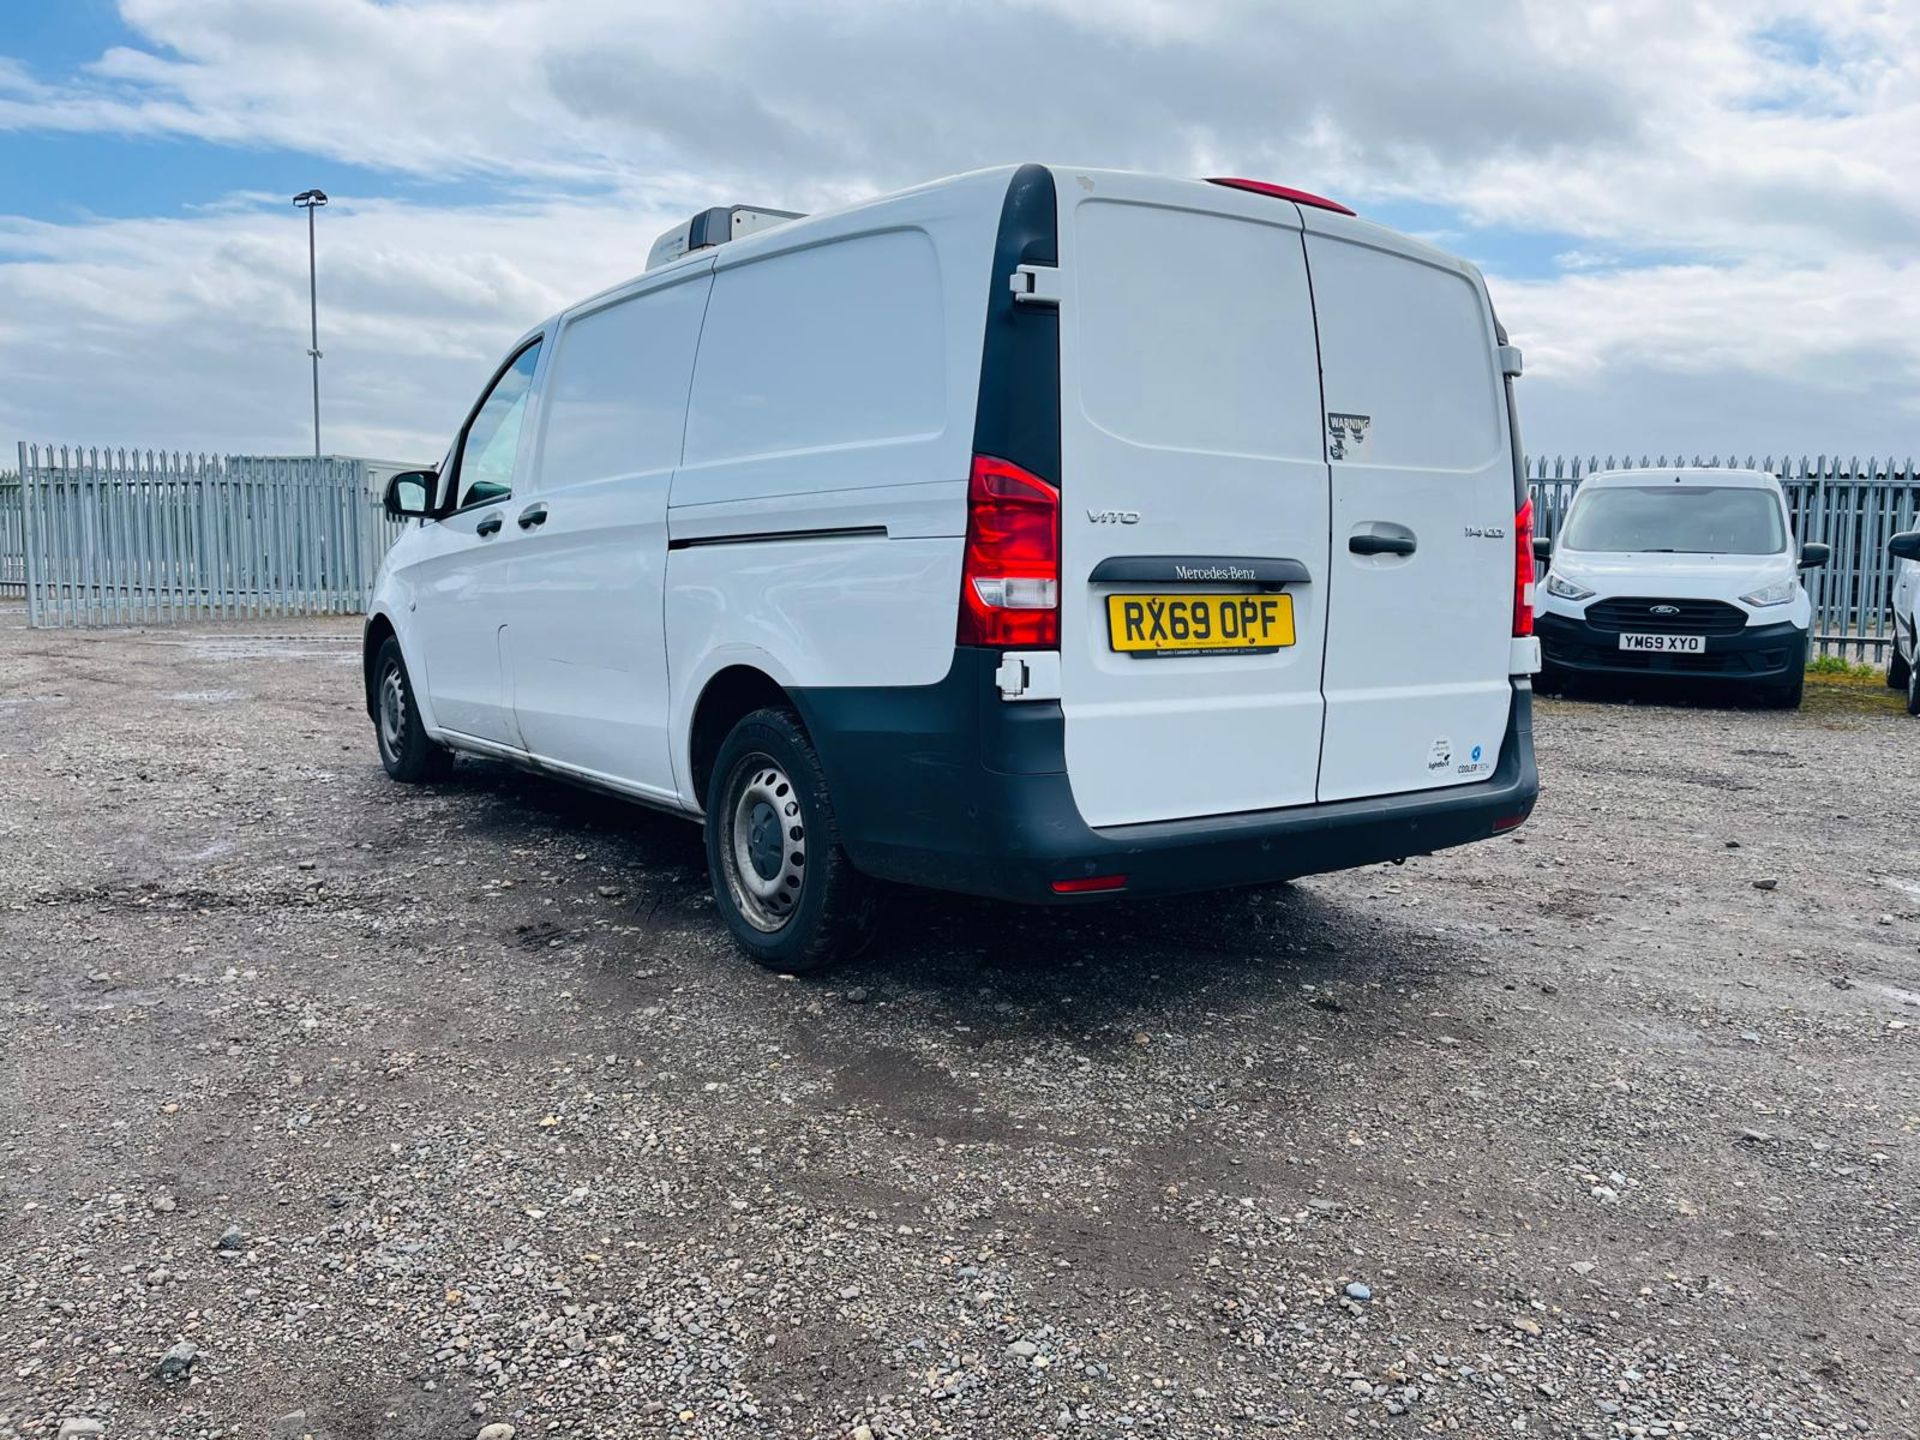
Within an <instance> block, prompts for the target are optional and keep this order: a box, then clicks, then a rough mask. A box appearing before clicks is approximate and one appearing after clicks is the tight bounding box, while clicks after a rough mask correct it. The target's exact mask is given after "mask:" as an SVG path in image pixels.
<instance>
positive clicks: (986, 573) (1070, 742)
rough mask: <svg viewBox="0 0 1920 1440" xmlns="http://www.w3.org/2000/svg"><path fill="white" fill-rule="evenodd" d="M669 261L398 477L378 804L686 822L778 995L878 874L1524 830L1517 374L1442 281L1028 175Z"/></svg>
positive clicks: (1318, 243) (1049, 871) (1524, 603)
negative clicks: (431, 466) (389, 780)
mask: <svg viewBox="0 0 1920 1440" xmlns="http://www.w3.org/2000/svg"><path fill="white" fill-rule="evenodd" d="M769 214H775V216H776V219H775V223H767V222H766V217H767V216H768V215H769ZM743 216H745V217H748V220H749V221H750V222H751V223H743V221H742V217H743ZM715 242H724V243H715ZM656 254H657V255H660V256H661V263H659V264H658V265H656V266H655V268H652V269H649V270H648V271H647V272H646V273H645V274H643V275H642V276H641V277H640V278H639V279H637V280H634V281H632V282H631V283H629V284H626V285H622V286H620V287H618V288H616V289H614V290H610V291H607V292H606V293H604V294H600V295H596V296H594V297H593V298H591V299H589V300H585V301H582V302H581V303H580V304H578V305H575V306H573V307H571V308H570V309H568V310H566V311H564V312H563V313H561V314H559V315H557V316H554V317H553V318H552V319H550V320H548V321H546V322H544V323H542V324H540V325H538V326H536V327H535V328H534V329H532V330H530V331H529V332H528V333H527V334H526V335H525V336H524V337H523V338H522V339H521V340H520V341H519V342H518V343H517V344H516V345H515V346H514V347H513V349H512V350H511V351H510V352H509V353H508V355H507V357H506V359H505V360H504V361H503V362H502V363H501V365H500V367H499V369H498V370H497V371H496V372H495V373H494V374H493V376H492V378H491V379H490V380H489V381H488V383H487V385H486V387H485V388H484V390H483V391H482V392H481V394H480V397H479V399H478V401H477V402H476V403H475V404H474V406H473V408H472V411H471V413H470V414H469V415H468V416H467V418H466V421H465V423H463V424H462V425H461V427H460V430H459V432H458V434H457V435H456V436H455V438H454V441H453V444H452V446H451V448H450V449H449V451H448V453H447V456H446V458H445V460H444V461H443V463H442V464H441V466H440V467H439V469H438V470H436V471H421V472H411V473H409V474H406V475H402V476H398V477H396V478H395V479H394V480H393V482H392V483H391V487H390V489H389V491H388V506H389V509H390V511H391V512H392V513H394V514H396V515H402V516H407V517H411V518H412V519H414V520H415V521H416V522H417V523H416V524H414V525H411V526H409V527H408V529H407V530H406V532H405V533H404V534H403V536H402V538H401V539H400V540H399V542H398V543H397V544H396V545H395V546H394V547H393V550H392V553H391V554H390V555H389V557H388V559H387V563H386V567H385V569H384V571H383V572H382V575H381V578H380V581H379V584H378V587H377V591H376V593H375V596H374V599H373V603H372V607H371V613H370V615H369V617H368V621H367V628H366V650H365V661H366V671H365V678H366V701H367V707H368V711H369V713H370V715H371V716H372V718H373V721H374V724H375V729H376V732H377V736H378V741H379V748H380V755H381V759H382V761H383V763H384V764H385V766H386V768H387V770H388V772H389V773H390V774H392V775H393V776H394V777H395V778H396V779H399V780H405V781H419V780H427V779H432V778H435V777H437V776H441V775H443V774H444V773H445V772H446V769H447V767H448V765H449V764H450V763H451V758H452V755H453V753H454V752H456V751H458V752H464V753H468V754H473V755H483V756H488V757H492V758H495V759H500V760H505V761H508V762H510V763H513V764H517V765H523V766H528V767H532V768H535V769H538V770H540V771H544V772H547V773H550V774H553V775H557V776H562V777H565V778H567V779H569V780H573V781H577V782H580V783H583V784H586V785H590V786H594V787H597V788H600V789H604V790H608V791H613V792H616V793H618V794H621V795H625V796H630V797H632V798H633V799H635V800H639V801H642V802H645V803H647V804H650V805H655V806H659V807H661V808H664V809H667V810H671V811H675V812H678V813H681V814H684V815H687V816H689V817H693V818H696V819H702V820H703V821H704V824H705V827H706V840H707V856H708V862H709V868H710V871H711V875H712V881H713V888H714V894H715V897H716V899H717V901H718V904H719V907H720V911H721V913H722V914H723V915H724V916H725V917H726V920H727V923H728V925H729V926H730V927H731V929H732V932H733V934H734V935H735V937H736V938H737V939H738V941H739V943H740V945H741V947H742V948H743V949H745V950H746V951H747V952H748V953H749V954H750V955H752V956H753V957H754V958H756V959H758V960H760V961H762V962H763V963H766V964H768V965H772V966H776V967H778V968H781V969H787V970H803V969H807V968H809V967H812V966H816V965H819V964H821V963H824V962H825V961H826V960H827V959H829V958H831V957H832V956H834V955H835V954H836V953H839V954H844V953H847V952H849V951H850V950H852V949H853V948H855V947H856V946H857V945H858V944H859V943H861V941H862V940H863V939H864V937H865V936H866V934H867V933H868V930H869V927H870V925H871V922H872V917H873V905H872V896H873V887H872V885H871V883H870V882H872V881H874V880H881V881H895V882H909V883H912V884H917V885H928V886H938V887H944V888H948V889H953V890H959V891H967V892H972V893H975V894H980V895H988V896H998V897H1002V898H1005V899H1010V900H1021V901H1037V902H1051V903H1088V902H1093V901H1097V900H1101V899H1107V898H1111V897H1114V896H1120V895H1145V894H1160V893H1166V892H1171V891H1190V890H1204V889H1209V888H1215V887H1225V886H1238V885H1248V884H1258V883H1263V882H1270V881H1275V880H1280V879H1283V878H1288V877H1292V876H1298V875H1304V874H1309V873H1312V872H1316V871H1324V870H1331V869H1336V868H1340V867H1345V866H1352V865H1360V864H1365V863H1368V862H1372V861H1380V860H1392V859H1397V858H1400V857H1403V856H1407V855H1412V854H1417V853H1425V852H1429V851H1434V850H1438V849H1440V848H1442V847H1444V846H1450V845H1458V844H1462V843H1464V842H1467V841H1472V840H1480V839H1485V838H1486V837H1488V836H1490V835H1494V834H1497V833H1499V832H1501V831H1504V830H1509V829H1511V828H1513V827H1514V826H1516V825H1519V824H1520V823H1521V822H1522V821H1524V820H1525V819H1526V818H1527V815H1528V813H1529V812H1530V811H1531V809H1532V807H1533V803H1534V797H1535V793H1536V790H1537V788H1538V781H1537V777H1536V773H1535V769H1534V760H1533V748H1532V739H1531V725H1530V715H1531V711H1530V700H1531V688H1530V683H1529V680H1528V676H1529V675H1530V673H1531V672H1532V670H1533V669H1534V668H1535V665H1536V659H1537V647H1536V644H1535V641H1534V640H1533V638H1532V612H1531V600H1532V582H1533V562H1532V544H1531V535H1530V529H1529V527H1530V524H1531V514H1532V512H1531V507H1530V506H1529V505H1527V504H1526V490H1525V488H1524V484H1523V481H1522V478H1521V471H1520V464H1519V453H1520V452H1519V447H1518V444H1517V441H1516V428H1515V421H1514V415H1513V407H1512V397H1511V388H1512V387H1511V376H1512V375H1513V374H1515V373H1517V372H1518V368H1519V366H1518V356H1517V353H1516V352H1514V351H1513V350H1512V348H1511V347H1509V346H1507V345H1506V344H1505V343H1504V338H1505V337H1504V335H1503V334H1502V333H1501V332H1500V330H1499V327H1498V325H1497V324H1496V322H1495V319H1494V315H1493V311H1492V308H1491V307H1490V305H1489V302H1488V299H1487V292H1486V288H1485V286H1484V284H1483V283H1482V281H1481V278H1480V275H1479V273H1478V272H1477V271H1476V270H1475V269H1474V268H1473V267H1472V266H1470V265H1468V264H1465V263H1464V262H1462V261H1459V260H1455V259H1451V258H1449V257H1448V256H1446V255H1443V254H1440V253H1438V252H1436V251H1434V250H1432V249H1429V248H1428V247H1427V246H1425V245H1422V244H1420V243H1418V242H1416V241H1413V240H1410V239H1407V238H1406V237H1404V236H1400V235H1396V234H1393V233H1390V232H1388V231H1386V230H1382V229H1380V228H1378V227H1376V226H1373V225H1369V224H1366V223H1364V222H1362V221H1360V220H1358V219H1356V218H1354V217H1353V215H1352V212H1350V211H1348V210H1346V209H1345V208H1344V207H1341V206H1337V205H1334V204H1332V203H1331V202H1328V201H1325V200H1321V199H1318V198H1316V197H1313V196H1309V195H1305V194H1302V193H1300V192H1297V191H1291V190H1286V189H1283V188H1281V187H1277V186H1272V185H1267V184H1262V183H1256V182H1249V181H1239V180H1231V181H1216V182H1207V181H1197V180H1176V179H1164V178H1153V177H1148V176H1143V175H1132V174H1120V173H1110V172H1104V171H1097V170H1078V169H1068V168H1062V167H1047V166H1041V165H1025V166H1020V167H1018V168H1013V167H1008V168H1004V169H997V170H987V171H981V172H979V173H975V174H969V175H962V176H959V177H956V178H953V179H948V180H942V181H938V182H936V183H934V184H930V185H926V186H922V187H920V188H918V189H915V190H909V191H906V192H903V193H901V194H897V195H890V196H887V197H885V198H883V199H879V200H874V201H871V202H869V203H866V204H860V205H855V206H852V207H850V208H848V209H844V210H840V211H836V212H834V213H831V214H825V215H816V216H812V217H810V218H792V219H787V218H785V217H779V216H777V213H776V212H749V211H744V210H737V209H736V210H733V211H729V210H726V209H720V210H715V211H709V212H706V213H704V214H703V215H702V216H699V217H697V218H696V220H695V221H694V222H692V223H691V224H690V225H689V226H688V227H685V229H684V230H683V232H681V233H680V234H678V235H670V236H668V237H663V240H662V243H661V244H660V245H659V246H656Z"/></svg>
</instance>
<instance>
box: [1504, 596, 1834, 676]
mask: <svg viewBox="0 0 1920 1440" xmlns="http://www.w3.org/2000/svg"><path fill="white" fill-rule="evenodd" d="M1533 632H1534V634H1535V635H1537V636H1539V637H1540V655H1541V659H1542V660H1543V661H1544V662H1545V663H1546V664H1548V665H1551V666H1553V667H1554V668H1555V669H1556V670H1565V671H1569V672H1571V673H1574V674H1579V675H1618V676H1621V677H1632V676H1642V677H1644V676H1650V675H1652V676H1662V677H1671V678H1675V679H1697V680H1736V681H1742V682H1762V683H1764V682H1767V681H1783V680H1791V679H1792V678H1793V676H1794V674H1795V673H1796V672H1797V671H1799V670H1801V669H1804V668H1805V666H1806V663H1807V632H1806V631H1805V630H1802V629H1801V628H1800V627H1799V626H1798V625H1795V624H1794V623H1793V622H1792V621H1789V620H1783V621H1780V622H1779V623H1778V624H1774V625H1749V626H1747V627H1746V628H1745V629H1744V630H1741V631H1739V632H1737V633H1735V634H1732V635H1712V634H1709V635H1708V636H1707V637H1706V642H1707V648H1706V649H1705V650H1704V651H1702V652H1700V653H1698V654H1666V653H1664V652H1651V651H1638V650H1622V649H1621V648H1620V633H1621V632H1620V631H1618V630H1615V629H1603V628H1601V627H1600V626H1597V625H1590V624H1588V623H1587V622H1586V621H1585V620H1578V619H1575V618H1573V617H1572V616H1570V615H1555V614H1549V613H1543V614H1538V615H1535V616H1534V621H1533Z"/></svg>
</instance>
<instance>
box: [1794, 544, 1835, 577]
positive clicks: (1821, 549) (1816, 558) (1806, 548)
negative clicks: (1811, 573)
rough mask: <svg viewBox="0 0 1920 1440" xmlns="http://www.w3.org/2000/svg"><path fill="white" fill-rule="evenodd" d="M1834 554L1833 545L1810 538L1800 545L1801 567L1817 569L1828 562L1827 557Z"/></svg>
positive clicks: (1803, 568)
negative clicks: (1823, 543)
mask: <svg viewBox="0 0 1920 1440" xmlns="http://www.w3.org/2000/svg"><path fill="white" fill-rule="evenodd" d="M1832 554H1833V550H1832V547H1830V546H1826V545H1822V544H1821V543H1820V542H1819V541H1818V540H1810V541H1808V542H1807V543H1806V544H1805V545H1802V546H1801V547H1800V568H1801V569H1802V570H1817V569H1818V568H1819V567H1820V566H1822V565H1824V564H1826V563H1827V557H1828V556H1830V555H1832Z"/></svg>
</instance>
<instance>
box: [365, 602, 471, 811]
mask: <svg viewBox="0 0 1920 1440" xmlns="http://www.w3.org/2000/svg"><path fill="white" fill-rule="evenodd" d="M373 738H374V741H375V743H376V744H378V745H379V747H380V763H381V765H383V766H384V767H385V768H386V772H387V774H389V775H391V776H392V777H393V778H394V779H396V780H399V781H401V782H402V783H404V784H407V785H424V784H426V783H428V782H430V781H434V780H444V779H446V778H447V776H448V774H450V773H451V772H452V770H453V752H452V751H451V750H448V749H446V748H444V747H443V746H440V745H436V744H434V743H433V741H432V740H430V739H428V738H427V731H426V727H425V726H424V725H422V724H421V723H420V707H419V706H418V705H416V704H415V703H414V699H413V681H412V679H411V678H409V676H408V675H407V662H406V661H405V660H404V659H402V658H401V656H400V642H399V641H398V640H396V639H394V638H393V636H391V635H389V636H388V637H387V638H386V639H385V640H384V641H382V642H381V644H380V653H379V654H377V655H375V656H374V659H373Z"/></svg>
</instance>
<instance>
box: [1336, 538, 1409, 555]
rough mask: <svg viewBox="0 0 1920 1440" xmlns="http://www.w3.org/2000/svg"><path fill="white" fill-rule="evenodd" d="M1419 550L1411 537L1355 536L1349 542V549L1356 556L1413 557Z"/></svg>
mask: <svg viewBox="0 0 1920 1440" xmlns="http://www.w3.org/2000/svg"><path fill="white" fill-rule="evenodd" d="M1417 548H1418V542H1417V541H1415V539H1414V538H1413V536H1411V535H1373V534H1367V535H1355V536H1352V537H1351V538H1349V539H1348V541H1347V549H1349V550H1351V551H1352V552H1353V553H1354V554H1356V555H1411V554H1413V552H1414V551H1415V550H1416V549H1417Z"/></svg>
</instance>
